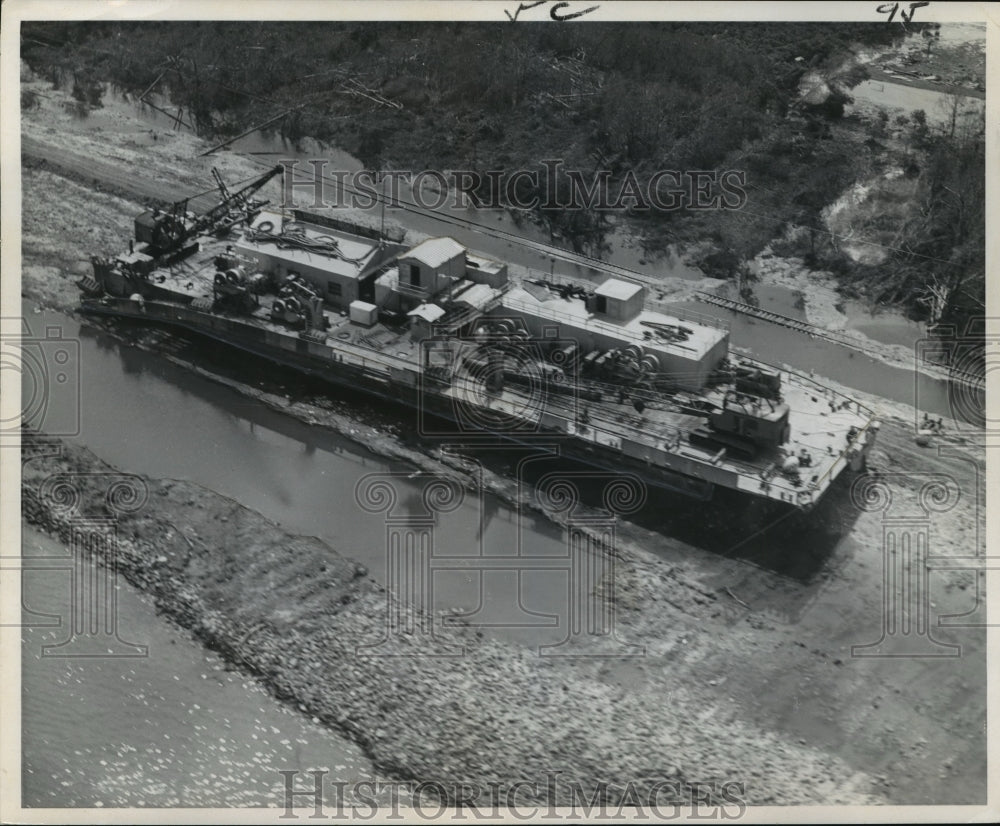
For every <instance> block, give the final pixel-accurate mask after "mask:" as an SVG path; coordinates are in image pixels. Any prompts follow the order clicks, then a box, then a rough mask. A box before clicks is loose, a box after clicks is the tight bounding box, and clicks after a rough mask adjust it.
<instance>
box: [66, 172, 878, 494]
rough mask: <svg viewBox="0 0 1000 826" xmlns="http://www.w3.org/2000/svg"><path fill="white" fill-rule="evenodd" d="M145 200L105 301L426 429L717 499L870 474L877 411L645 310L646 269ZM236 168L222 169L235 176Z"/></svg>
mask: <svg viewBox="0 0 1000 826" xmlns="http://www.w3.org/2000/svg"><path fill="white" fill-rule="evenodd" d="M278 171H279V168H276V169H274V170H271V171H270V172H268V173H267V174H266V175H263V176H261V178H259V179H258V180H257V181H254V182H253V183H251V184H250V185H249V186H247V187H246V188H244V189H242V190H240V191H239V192H237V193H235V194H231V193H230V192H229V191H228V189H226V188H225V185H224V184H221V183H220V192H221V194H222V199H221V200H220V202H219V204H218V205H217V206H216V207H214V208H213V209H211V210H209V211H208V212H206V213H204V214H203V215H195V214H194V213H191V212H188V211H187V208H186V204H184V203H182V204H178V205H175V208H174V209H172V210H166V211H161V212H159V213H156V212H149V213H144V214H143V215H142V216H140V217H139V218H138V219H137V220H136V226H135V239H134V241H132V242H131V243H130V245H129V251H128V252H127V253H123V254H122V255H119V256H118V257H116V258H113V259H102V258H95V259H94V260H93V264H94V275H93V277H92V278H90V277H88V278H85V279H83V280H82V281H81V282H80V287H81V290H82V291H83V294H84V297H83V301H82V307H81V308H82V310H83V311H84V312H88V313H94V314H101V315H107V316H116V317H122V318H128V319H133V320H136V321H138V322H140V323H143V324H165V325H171V326H174V327H178V328H183V329H186V330H191V331H194V332H196V333H199V334H202V335H204V336H208V337H210V338H212V339H215V340H218V341H221V342H225V343H226V344H228V345H231V346H233V347H237V348H241V349H243V350H245V351H247V352H250V353H253V354H255V355H258V356H261V357H264V358H267V359H270V360H272V361H274V362H277V363H280V364H283V365H287V366H290V367H292V368H294V369H296V370H298V371H301V372H304V373H309V374H314V375H318V376H321V377H323V378H324V379H327V380H329V381H331V382H334V383H338V384H341V385H344V386H347V387H350V388H353V389H357V390H359V391H364V392H367V393H370V394H374V395H377V396H381V397H383V398H386V399H390V400H392V401H393V402H396V403H402V404H404V405H408V406H411V407H412V408H413V409H414V410H415V411H416V415H417V419H418V425H419V427H420V429H421V431H422V432H423V433H425V434H426V435H428V436H435V435H439V436H442V437H460V438H461V440H462V441H469V440H473V441H474V440H475V439H477V438H479V437H481V436H488V437H489V438H491V439H495V438H496V437H497V436H502V437H504V438H507V439H510V440H512V441H516V442H532V441H534V442H539V441H541V442H544V443H547V444H550V443H553V442H557V443H558V444H559V445H560V447H561V449H562V452H563V454H564V455H568V456H572V457H574V458H577V459H579V460H582V461H584V462H587V463H590V464H594V465H597V466H600V467H604V468H608V469H613V470H619V469H628V470H631V471H633V472H635V473H638V474H639V475H640V476H641V477H642V478H644V479H645V480H647V481H649V482H651V483H653V484H655V485H658V486H662V487H666V488H669V489H673V490H677V491H680V492H683V493H685V494H688V495H691V496H695V497H699V498H708V497H709V496H710V495H711V493H712V491H713V489H714V488H715V487H716V486H723V487H727V488H732V489H735V490H738V491H741V492H743V493H745V494H747V495H748V496H753V497H763V498H765V499H769V500H774V501H777V502H783V503H786V504H788V505H790V506H793V507H795V508H800V509H808V508H810V507H812V506H813V505H814V504H815V503H816V502H817V501H818V500H819V499H820V498H821V497H822V496H823V494H824V492H825V491H826V490H827V489H828V488H829V487H830V485H831V484H832V483H833V481H834V479H836V477H837V476H838V475H839V474H840V473H841V472H842V471H844V470H845V469H848V468H849V469H851V470H854V471H860V470H862V469H863V468H864V466H865V459H866V456H867V454H868V453H869V451H870V450H871V448H872V446H873V445H874V443H875V437H876V435H877V431H878V422H877V421H875V419H874V417H873V413H872V411H871V410H870V409H868V408H867V407H865V406H864V405H862V404H860V403H859V402H857V401H856V400H854V399H851V398H849V397H847V396H844V395H842V394H840V393H837V392H835V391H834V390H832V389H831V388H828V387H825V386H824V385H822V384H820V383H818V382H816V381H814V380H813V379H811V378H809V377H807V376H804V375H802V374H800V373H798V372H795V371H792V370H789V369H787V368H777V367H772V366H769V365H766V364H763V363H761V362H758V361H756V360H754V359H751V358H748V357H738V356H734V355H733V354H731V352H730V347H729V331H728V329H726V327H725V326H724V325H723V324H722V323H721V322H719V321H718V320H717V319H713V318H710V317H706V316H701V317H698V316H695V315H694V314H691V313H689V312H686V311H685V312H681V311H670V312H669V314H668V313H666V312H659V311H655V310H652V309H649V308H647V306H646V305H647V302H646V290H645V287H644V286H643V285H642V284H638V283H635V282H632V281H629V280H625V279H619V278H608V279H606V280H605V281H604V282H603V283H600V284H596V285H595V284H592V283H589V282H575V281H570V280H566V279H555V278H553V277H546V276H542V275H537V276H532V277H528V278H523V279H512V278H510V277H509V275H508V273H507V267H506V265H504V264H503V263H502V262H498V261H495V260H492V259H489V258H486V257H484V256H482V255H479V254H478V253H475V252H473V251H471V250H468V249H466V248H465V247H463V246H462V245H460V244H459V243H458V242H456V241H455V240H454V239H451V238H431V239H427V240H425V241H423V242H421V243H419V244H417V245H415V246H406V245H403V244H401V243H397V242H393V241H389V240H387V239H386V238H383V237H381V236H379V234H378V233H374V232H372V231H371V230H369V229H367V228H364V227H355V226H351V225H348V224H345V223H344V222H343V221H341V220H339V219H337V218H336V217H335V216H333V215H332V214H330V213H320V212H307V211H303V210H298V209H295V210H290V211H282V210H271V211H268V210H266V209H265V208H266V206H267V204H266V202H264V201H261V200H253V199H252V198H251V196H252V195H253V194H254V193H255V192H256V191H257V190H259V189H260V187H262V186H263V185H264V184H265V183H266V182H267V180H269V179H270V177H272V176H273V175H275V174H277V172H278ZM219 181H220V182H221V179H219Z"/></svg>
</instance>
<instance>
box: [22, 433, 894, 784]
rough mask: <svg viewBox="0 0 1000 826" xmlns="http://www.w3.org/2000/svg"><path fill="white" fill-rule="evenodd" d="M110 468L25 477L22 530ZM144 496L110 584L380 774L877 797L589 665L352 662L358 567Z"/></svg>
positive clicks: (801, 752)
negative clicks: (141, 593) (125, 588)
mask: <svg viewBox="0 0 1000 826" xmlns="http://www.w3.org/2000/svg"><path fill="white" fill-rule="evenodd" d="M29 441H30V442H31V444H37V442H35V441H33V440H29ZM31 449H32V448H31V447H29V452H30V450H31ZM108 470H110V468H108V466H107V465H105V464H103V463H102V462H100V460H98V459H97V458H96V457H94V456H93V455H92V454H90V453H89V452H87V451H86V450H83V449H81V448H75V447H70V446H67V445H63V446H62V454H61V455H60V456H58V457H43V458H36V459H32V460H30V461H28V462H27V463H26V465H25V471H24V479H23V483H22V493H23V497H24V513H25V517H26V518H27V519H28V520H29V521H30V522H31V523H33V524H35V525H38V526H40V527H42V528H43V529H45V530H47V531H50V532H54V533H57V534H59V535H60V536H61V538H63V539H64V540H65V541H68V539H69V530H70V524H71V521H72V518H73V517H74V513H72V512H65V511H62V510H60V507H59V504H58V502H57V501H55V500H54V498H46V497H45V496H42V495H39V483H40V482H42V480H44V479H45V478H46V477H47V476H49V474H52V473H66V472H75V473H96V472H102V471H108ZM77 479H79V480H80V481H79V482H77V484H79V485H80V486H81V487H82V488H83V490H82V491H81V492H82V502H83V503H84V504H83V505H82V509H83V510H82V513H86V514H89V515H94V514H97V513H100V512H101V510H102V507H101V504H100V503H101V502H102V498H101V496H100V493H99V491H97V485H98V484H99V483H97V482H96V481H95V479H94V477H90V478H88V477H77ZM148 486H149V491H150V498H149V501H148V503H146V504H145V505H144V506H143V507H141V508H140V509H138V510H137V511H136V512H135V513H133V514H129V515H126V516H123V517H121V519H120V521H119V526H118V536H119V542H118V547H119V557H118V565H119V569H120V570H121V571H122V573H124V575H125V576H126V577H127V578H128V579H129V581H131V582H132V583H133V584H135V585H137V586H138V587H141V588H143V589H144V590H146V591H148V592H150V593H152V594H153V595H154V596H155V597H156V599H157V605H158V607H159V608H160V609H161V610H162V611H164V612H165V613H166V614H168V615H169V616H170V617H171V618H172V619H174V620H175V621H177V622H178V623H180V624H181V625H183V626H184V627H187V628H190V629H191V630H192V632H193V633H195V634H196V635H197V636H198V637H199V638H201V639H202V640H204V641H205V642H206V644H208V645H210V646H212V647H213V648H216V649H217V650H219V651H220V652H221V653H222V654H223V655H224V656H226V657H227V658H228V659H230V660H232V661H234V662H236V663H239V664H241V665H242V666H243V667H245V668H247V669H249V670H250V671H251V672H253V673H254V674H256V675H258V676H259V678H260V679H262V680H263V681H264V682H265V683H266V684H267V685H268V687H269V688H270V689H271V690H272V691H273V692H274V693H275V694H276V695H277V696H278V697H280V698H283V699H287V700H291V701H294V702H295V703H296V704H297V705H298V707H299V708H300V709H302V710H304V711H306V712H307V713H309V714H313V715H316V716H317V717H319V718H320V719H321V720H323V722H324V723H326V724H327V725H331V726H335V727H337V728H339V729H341V730H343V731H345V732H346V733H347V734H348V735H350V736H351V737H352V738H354V739H355V740H356V741H358V742H359V743H360V744H361V745H362V746H363V747H364V748H365V749H366V751H367V752H368V753H369V754H370V756H371V757H372V759H373V761H374V762H375V764H376V765H377V766H378V767H379V768H380V769H381V770H383V771H387V772H390V773H391V774H392V775H394V776H397V777H402V778H422V779H428V778H442V779H447V780H454V779H459V778H460V779H466V780H470V781H479V782H481V783H482V782H487V781H499V782H501V783H513V782H515V781H516V780H519V779H527V780H529V782H531V781H533V780H535V779H539V780H540V779H542V778H544V777H545V776H546V773H547V772H552V771H558V772H561V774H560V777H559V786H560V791H561V795H562V798H561V799H562V800H564V801H565V800H568V799H569V798H568V797H566V789H567V786H566V784H568V783H572V782H578V783H581V784H582V786H583V788H585V789H592V788H593V787H594V784H596V783H599V782H608V783H612V784H617V788H618V789H619V790H620V789H621V788H622V787H624V785H625V784H626V783H628V782H631V783H633V784H634V785H635V786H636V788H637V789H639V790H640V793H642V792H643V791H648V790H649V788H650V787H651V786H652V784H654V783H656V782H657V781H660V780H674V781H678V782H681V783H683V782H684V781H696V780H697V781H700V782H708V783H712V782H715V783H716V784H717V788H721V784H722V783H724V782H728V781H737V782H744V783H746V785H747V790H746V794H747V798H748V800H749V801H752V802H756V803H764V802H782V803H789V802H795V801H799V802H826V803H830V802H834V801H839V802H860V801H865V800H872V799H875V798H872V797H870V795H869V794H868V793H867V791H866V790H867V788H868V787H869V785H870V779H868V778H866V777H864V775H863V774H860V773H857V772H855V771H853V770H851V769H850V768H849V767H847V766H846V765H844V764H843V763H842V762H841V761H840V760H838V759H837V758H835V757H832V756H829V755H825V754H822V753H819V752H816V751H814V750H812V749H810V748H807V747H804V746H801V745H797V744H793V743H790V742H787V741H784V740H782V739H781V738H779V737H776V736H774V735H773V734H770V733H767V732H764V731H761V730H758V729H756V728H754V727H753V726H749V725H745V724H743V723H741V722H740V721H739V720H736V719H732V714H731V712H730V711H729V710H728V709H725V708H724V707H722V706H721V705H718V706H716V704H715V703H714V702H711V701H709V702H706V698H705V697H704V696H700V697H694V696H691V695H689V694H688V692H687V690H685V689H684V688H683V687H682V686H680V685H676V686H672V687H671V691H670V702H668V703H667V702H663V697H662V696H660V694H659V692H651V691H644V692H633V691H628V690H623V689H622V688H621V687H619V686H616V685H613V684H612V685H609V684H608V683H607V682H602V681H601V680H595V679H594V671H595V669H594V667H593V666H588V665H587V664H585V663H584V664H581V663H580V662H579V661H568V662H567V661H563V662H551V661H546V660H545V659H543V658H540V657H537V656H534V655H532V654H531V653H530V652H527V651H525V650H523V649H519V648H517V647H516V646H514V645H508V644H504V643H501V642H498V641H495V640H489V639H485V640H484V639H481V636H480V634H478V633H477V632H476V630H475V629H473V628H470V627H467V626H457V627H454V628H441V627H438V628H436V629H435V635H436V638H437V640H438V642H439V644H440V645H441V646H442V649H443V648H444V647H454V648H461V649H465V654H464V656H460V657H456V658H447V659H439V658H433V657H419V656H417V657H413V656H407V655H408V654H409V655H412V654H414V653H418V652H419V650H420V649H419V645H420V641H419V639H418V638H417V637H416V636H414V637H412V638H406V637H391V638H390V639H389V642H388V643H387V644H386V645H385V646H384V647H383V648H382V649H380V650H379V651H378V654H377V655H374V656H363V655H359V653H358V652H357V651H356V649H355V647H356V646H358V645H364V644H365V643H374V642H377V641H378V640H380V639H381V638H382V636H383V634H384V632H385V627H386V626H385V616H386V595H385V593H384V592H383V590H382V588H381V587H380V586H379V585H377V584H376V583H375V582H373V580H372V579H371V577H370V576H368V575H367V573H366V572H365V571H364V570H363V569H362V568H360V567H359V566H357V565H356V564H355V563H353V562H351V561H349V560H347V559H345V558H343V557H341V556H340V555H339V554H337V553H336V552H335V551H334V550H333V549H331V548H329V547H328V546H326V545H325V544H323V543H322V542H320V541H319V540H316V539H310V538H305V537H296V536H291V535H289V534H287V533H286V532H284V531H283V530H281V529H280V528H278V527H276V526H275V525H273V524H272V523H269V522H267V521H266V520H264V519H263V518H262V517H261V516H259V515H258V514H256V513H254V512H252V511H250V510H248V509H246V508H243V507H241V506H240V505H238V504H237V503H235V502H232V501H231V500H228V499H226V498H224V497H222V496H219V495H217V494H215V493H212V492H211V491H208V490H205V489H203V488H200V487H198V486H196V485H193V484H190V483H186V482H180V481H170V480H148ZM77 515H78V514H77ZM652 584H653V583H650V585H652ZM637 587H639V589H640V590H644V589H645V587H646V586H645V585H642V584H640V585H639V586H637ZM647 596H648V595H647ZM417 621H418V622H419V618H418V620H417ZM706 711H711V712H712V714H710V715H707V714H706ZM723 721H724V722H723ZM610 795H611V797H612V800H613V799H614V792H613V791H612V792H611V793H610ZM660 799H661V801H663V802H666V798H665V797H663V796H661V798H660ZM538 802H542V801H538ZM679 802H685V801H683V800H680V801H679Z"/></svg>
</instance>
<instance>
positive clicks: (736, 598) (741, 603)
mask: <svg viewBox="0 0 1000 826" xmlns="http://www.w3.org/2000/svg"><path fill="white" fill-rule="evenodd" d="M723 590H724V591H725V592H726V593H727V594H729V596H730V597H732V598H733V600H734V601H736V602H738V603H739V604H740V605H742V606H743V607H744V608H746V609H747V610H748V611H749V610H750V606H749V605H747V604H746V603H745V602H744V601H743V600H741V599H740V598H739V597H738V596H736V594H734V593H733V592H732V591H730V590H729V589H728V588H724V589H723Z"/></svg>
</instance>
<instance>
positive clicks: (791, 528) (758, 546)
mask: <svg viewBox="0 0 1000 826" xmlns="http://www.w3.org/2000/svg"><path fill="white" fill-rule="evenodd" d="M476 458H478V459H479V460H480V461H482V462H483V463H484V464H485V465H487V466H489V467H490V468H491V469H492V470H495V471H496V472H500V473H505V472H506V473H507V474H511V473H512V472H513V465H512V463H510V462H504V460H503V459H498V458H497V457H496V456H486V455H478V456H477V457H476ZM556 463H560V464H558V465H557V464H556ZM567 466H572V467H573V468H574V469H577V468H579V469H582V470H584V471H592V470H593V468H590V467H587V466H586V465H583V464H582V463H579V462H573V461H569V462H567V460H566V459H553V460H551V461H541V462H536V463H532V464H530V465H527V466H526V468H525V473H524V478H525V480H526V481H527V482H529V483H531V484H532V485H534V484H536V483H537V482H538V481H539V480H540V479H541V477H542V476H544V475H545V474H546V473H550V472H551V471H552V470H553V469H554V468H555V467H567ZM854 478H855V475H854V474H852V473H850V472H846V473H844V474H843V475H842V476H841V477H840V478H839V479H838V480H837V481H836V482H835V483H834V484H833V485H832V486H831V487H830V489H829V490H828V491H827V493H826V495H825V496H824V497H823V499H821V500H820V502H819V503H818V504H817V505H816V506H815V507H814V508H813V509H812V510H810V511H808V512H804V511H799V510H796V509H794V508H791V507H789V506H787V505H783V504H781V503H779V502H771V501H769V500H764V499H756V498H751V497H749V496H747V495H745V494H740V493H738V492H736V491H733V490H730V489H728V488H716V490H715V491H714V492H713V494H712V497H711V499H709V500H708V501H705V502H702V501H699V500H695V499H692V498H690V497H687V496H684V495H683V494H679V493H676V492H673V491H669V490H666V489H664V488H659V487H653V486H652V485H650V486H648V488H647V497H646V502H645V504H644V505H643V506H642V507H641V508H640V509H639V510H638V511H636V512H635V513H631V514H629V515H628V516H627V517H626V518H627V519H628V521H629V522H631V523H633V524H635V525H637V526H638V527H640V528H645V529H646V530H649V531H652V532H653V533H656V534H660V535H662V536H665V537H669V538H671V539H675V540H677V541H679V542H682V543H684V544H685V545H690V546H692V547H694V548H698V549H700V550H703V551H707V552H708V553H711V554H714V555H716V556H723V557H726V558H730V559H735V560H739V561H741V562H748V563H751V564H753V565H756V566H758V567H760V568H763V569H765V570H768V571H771V572H773V573H776V574H779V575H780V576H784V577H788V578H790V579H794V580H796V581H798V582H801V583H808V582H811V581H812V580H813V579H814V578H815V577H816V576H817V575H818V574H819V573H821V572H822V571H823V570H824V569H825V568H826V567H827V565H828V564H829V563H830V561H831V559H832V558H833V557H834V555H835V552H836V551H837V549H838V546H839V545H840V543H841V542H842V540H843V539H844V537H845V536H847V535H848V534H849V533H850V531H851V528H852V526H853V524H854V522H855V521H856V520H857V518H858V516H859V514H860V511H859V510H858V508H857V507H856V506H855V505H854V504H853V503H852V501H851V496H850V487H851V484H852V482H853V480H854ZM605 484H606V481H602V480H599V479H592V480H587V479H586V478H582V479H579V480H577V486H578V488H579V490H580V496H581V502H582V504H583V505H585V506H587V507H589V508H594V509H602V508H603V488H604V485H605ZM648 550H650V551H653V552H654V553H655V552H657V549H656V548H655V547H653V548H648Z"/></svg>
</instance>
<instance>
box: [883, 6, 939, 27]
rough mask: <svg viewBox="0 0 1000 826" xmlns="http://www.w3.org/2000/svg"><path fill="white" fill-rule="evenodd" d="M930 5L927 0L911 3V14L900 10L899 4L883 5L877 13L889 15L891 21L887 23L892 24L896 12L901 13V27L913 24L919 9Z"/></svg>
mask: <svg viewBox="0 0 1000 826" xmlns="http://www.w3.org/2000/svg"><path fill="white" fill-rule="evenodd" d="M929 5H930V3H929V2H927V0H924V2H922V3H910V13H909V14H907V13H906V10H905V9H900V8H899V3H883V4H882V5H881V6H879V7H878V8H877V9H876V11H877V12H878V13H879V14H888V15H889V19H888V20H886V21H885V22H886V23H891V22H892V21H893V20H895V18H896V12H899V16H900V18H902V19H901V20H900V21H899V22H900V24H901V25H903V26H905V25H906V24H907V23H912V22H913V15H914V14H915V13H916V11H917V9H919V8H921V7H923V6H929Z"/></svg>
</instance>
